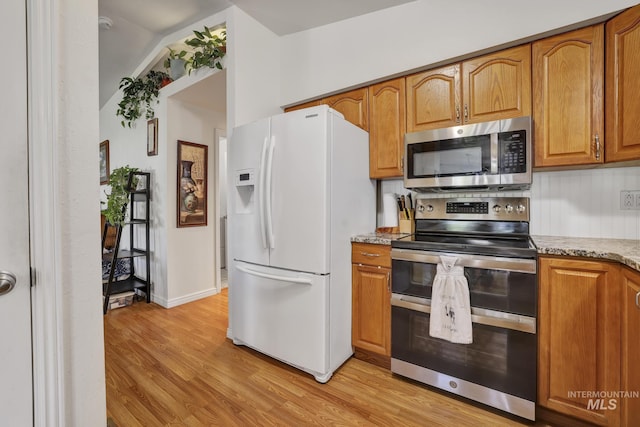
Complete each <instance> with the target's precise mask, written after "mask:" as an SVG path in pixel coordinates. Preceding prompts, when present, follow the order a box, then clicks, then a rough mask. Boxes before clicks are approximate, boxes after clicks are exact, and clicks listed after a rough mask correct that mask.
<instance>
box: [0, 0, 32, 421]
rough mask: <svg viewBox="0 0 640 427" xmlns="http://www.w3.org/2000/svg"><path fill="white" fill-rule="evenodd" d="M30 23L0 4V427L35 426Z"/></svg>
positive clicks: (16, 4)
mask: <svg viewBox="0 0 640 427" xmlns="http://www.w3.org/2000/svg"><path fill="white" fill-rule="evenodd" d="M25 19H26V18H25V1H24V0H3V1H2V2H0V40H5V41H9V40H10V42H7V43H5V46H4V49H5V50H7V52H6V57H7V58H11V65H10V66H8V67H3V68H2V72H1V73H0V75H2V77H3V78H2V81H3V82H4V83H5V84H4V85H3V89H2V90H3V94H2V96H1V97H0V125H1V126H0V128H1V129H2V135H0V200H1V201H0V236H2V240H0V272H1V273H0V293H1V294H0V342H2V345H0V425H3V426H15V427H22V426H31V425H33V403H32V380H31V377H32V373H31V321H30V319H31V302H30V294H31V291H30V279H29V228H28V227H29V211H28V191H29V189H28V186H27V180H28V168H27V164H28V163H27V162H28V159H27V71H26V52H27V48H26V24H25ZM14 276H15V282H16V283H15V287H14V288H13V289H12V290H11V291H8V292H7V290H8V288H9V287H10V282H12V281H13V277H14Z"/></svg>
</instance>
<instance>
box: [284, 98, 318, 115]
mask: <svg viewBox="0 0 640 427" xmlns="http://www.w3.org/2000/svg"><path fill="white" fill-rule="evenodd" d="M318 105H322V102H321V101H320V100H319V99H316V100H315V101H309V102H305V103H304V104H298V105H294V106H292V107H287V108H285V109H284V112H285V113H288V112H289V111H295V110H302V109H303V108H309V107H317V106H318Z"/></svg>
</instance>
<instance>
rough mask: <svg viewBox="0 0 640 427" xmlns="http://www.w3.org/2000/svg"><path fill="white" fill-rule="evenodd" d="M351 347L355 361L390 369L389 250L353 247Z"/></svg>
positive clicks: (371, 246) (380, 247) (355, 245)
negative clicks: (362, 360) (364, 361)
mask: <svg viewBox="0 0 640 427" xmlns="http://www.w3.org/2000/svg"><path fill="white" fill-rule="evenodd" d="M351 248H352V252H351V263H352V267H351V268H352V270H351V271H352V322H351V325H352V326H351V343H352V345H353V347H354V350H355V354H356V357H357V358H360V359H365V360H367V361H369V362H372V363H375V364H377V365H380V366H383V367H386V368H390V367H391V247H390V246H389V245H377V244H371V243H353V244H352V247H351Z"/></svg>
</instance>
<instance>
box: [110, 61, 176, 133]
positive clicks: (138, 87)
mask: <svg viewBox="0 0 640 427" xmlns="http://www.w3.org/2000/svg"><path fill="white" fill-rule="evenodd" d="M168 77H169V76H168V74H167V73H164V72H162V71H155V70H151V71H149V73H148V74H147V75H146V76H143V77H123V78H122V80H120V89H121V90H122V101H120V103H118V110H117V111H116V115H117V116H122V118H123V120H122V121H121V122H120V124H121V125H122V127H125V126H128V127H131V125H132V124H133V123H135V121H136V120H138V119H139V118H140V117H142V115H143V114H144V116H145V117H146V118H147V120H149V119H152V118H153V117H154V114H155V112H154V110H153V107H154V104H156V103H157V102H158V94H159V93H160V88H161V87H162V82H163V80H164V79H166V78H168Z"/></svg>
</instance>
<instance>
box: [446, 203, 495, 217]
mask: <svg viewBox="0 0 640 427" xmlns="http://www.w3.org/2000/svg"><path fill="white" fill-rule="evenodd" d="M446 212H447V213H448V214H486V213H489V203H487V202H447V205H446Z"/></svg>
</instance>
